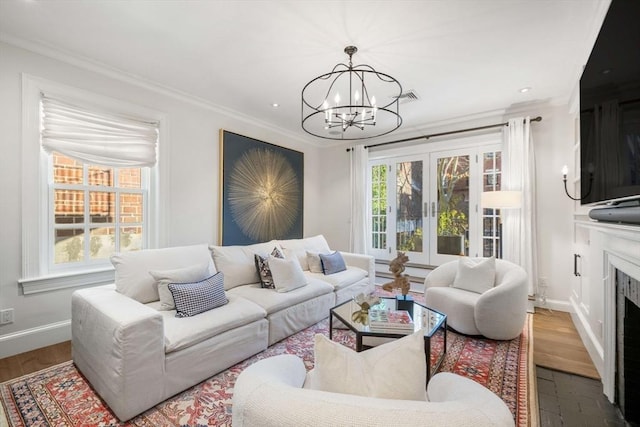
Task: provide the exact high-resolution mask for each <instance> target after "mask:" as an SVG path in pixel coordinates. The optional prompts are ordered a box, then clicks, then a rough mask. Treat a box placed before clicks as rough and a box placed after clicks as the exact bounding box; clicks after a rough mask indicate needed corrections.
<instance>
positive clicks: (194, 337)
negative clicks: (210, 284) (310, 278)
mask: <svg viewBox="0 0 640 427" xmlns="http://www.w3.org/2000/svg"><path fill="white" fill-rule="evenodd" d="M271 292H273V291H271ZM273 293H275V292H273ZM227 298H228V300H229V302H228V303H227V304H225V305H223V306H222V307H218V308H216V309H215V310H209V311H205V312H204V313H200V314H198V315H196V316H193V317H183V318H179V317H175V314H176V312H175V311H161V312H160V313H161V314H162V319H163V322H164V344H165V348H164V351H165V353H171V352H173V351H178V350H181V349H184V348H187V347H191V346H192V345H195V344H197V343H199V342H201V341H204V340H206V339H209V338H211V337H213V336H216V335H220V334H221V333H223V332H226V331H229V330H232V329H235V328H238V327H240V326H244V325H248V324H249V323H252V322H255V321H256V320H260V319H264V318H265V316H266V315H267V312H266V311H265V310H264V309H262V308H261V307H259V306H258V305H257V304H254V303H253V302H251V301H249V300H247V299H244V298H241V297H239V296H236V295H230V294H228V293H227ZM147 305H148V306H150V307H153V308H156V309H157V308H158V306H159V303H151V304H147Z"/></svg>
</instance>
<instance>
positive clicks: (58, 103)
mask: <svg viewBox="0 0 640 427" xmlns="http://www.w3.org/2000/svg"><path fill="white" fill-rule="evenodd" d="M41 100H42V117H43V118H42V126H43V128H42V131H41V135H42V148H43V149H44V150H45V151H46V152H47V153H51V152H53V151H57V152H59V153H61V154H64V155H66V156H69V157H72V158H74V159H77V160H81V161H84V162H88V163H92V164H100V165H106V166H120V167H142V166H153V165H155V163H156V146H157V142H158V124H157V123H150V122H145V121H142V120H135V119H131V118H127V117H124V116H119V115H117V114H109V113H104V112H101V111H91V110H90V109H88V108H85V107H81V106H78V105H74V104H71V103H69V102H66V101H62V100H59V99H55V98H51V97H48V96H44V95H43V96H42V98H41Z"/></svg>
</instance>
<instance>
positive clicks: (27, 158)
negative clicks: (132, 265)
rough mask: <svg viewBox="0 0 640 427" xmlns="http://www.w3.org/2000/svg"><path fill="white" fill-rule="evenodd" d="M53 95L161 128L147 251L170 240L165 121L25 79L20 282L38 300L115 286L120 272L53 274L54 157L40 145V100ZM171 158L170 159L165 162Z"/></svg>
mask: <svg viewBox="0 0 640 427" xmlns="http://www.w3.org/2000/svg"><path fill="white" fill-rule="evenodd" d="M42 93H47V94H51V95H55V96H58V97H60V98H63V99H72V100H79V101H81V102H83V103H84V104H86V105H94V106H96V107H97V108H101V109H104V110H106V111H117V112H119V113H121V114H125V115H131V116H134V117H144V118H146V119H149V120H153V121H157V122H159V123H160V126H159V135H158V140H159V143H158V150H159V154H158V162H157V163H156V165H155V166H154V167H152V168H149V178H148V179H149V187H148V191H149V196H148V200H147V209H146V210H147V214H148V218H147V229H146V231H147V239H148V240H147V242H146V243H147V246H148V247H158V246H159V245H162V244H163V243H164V241H165V239H166V237H165V236H161V235H160V230H161V229H162V228H161V227H160V224H161V223H162V224H166V223H167V218H166V214H165V212H166V211H167V210H166V209H164V208H163V207H164V205H165V202H163V203H161V202H160V197H159V194H160V189H161V188H165V187H166V185H165V183H166V181H167V177H168V173H167V172H168V164H167V162H161V161H160V160H161V159H162V158H163V156H162V154H163V152H166V151H168V138H167V136H166V135H167V132H166V126H163V124H164V123H165V122H166V118H165V115H164V114H163V113H161V112H159V111H155V110H151V109H148V108H145V107H141V106H138V105H135V104H131V103H128V102H125V101H122V100H118V99H114V98H109V97H106V96H103V95H98V94H96V93H93V92H89V91H85V90H82V89H77V88H74V87H71V86H66V85H63V84H60V83H57V82H52V81H50V80H46V79H42V78H39V77H35V76H31V75H29V74H22V101H23V102H22V212H23V218H22V276H21V279H20V280H19V281H18V282H19V283H20V285H21V286H22V290H23V293H24V294H25V295H27V294H33V293H38V292H46V291H51V290H56V289H64V288H71V287H78V286H93V285H99V284H106V283H112V282H113V280H114V269H113V266H111V265H110V263H103V264H100V265H96V266H87V265H83V266H80V267H76V268H68V269H60V270H57V269H52V268H51V266H50V262H49V239H50V236H51V233H50V230H51V227H50V214H49V209H48V205H49V203H48V199H49V192H50V186H49V180H50V176H49V171H50V168H49V164H50V156H49V155H48V154H47V153H45V152H44V150H43V149H42V147H41V142H40V128H41V123H40V99H41V94H42ZM165 158H166V156H165Z"/></svg>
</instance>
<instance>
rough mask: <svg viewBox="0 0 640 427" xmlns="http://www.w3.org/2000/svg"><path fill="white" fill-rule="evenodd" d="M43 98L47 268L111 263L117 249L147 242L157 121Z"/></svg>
mask: <svg viewBox="0 0 640 427" xmlns="http://www.w3.org/2000/svg"><path fill="white" fill-rule="evenodd" d="M41 104H42V110H41V116H40V117H41V141H42V150H43V151H44V152H45V153H46V154H45V155H46V156H47V157H48V162H47V164H48V166H47V169H48V170H47V176H48V179H47V185H48V194H49V197H48V203H47V205H46V207H43V212H42V214H43V215H46V216H47V224H48V229H49V234H48V239H47V253H48V259H49V268H48V269H49V271H55V270H58V269H68V268H78V267H85V268H86V267H90V266H92V265H100V264H108V263H109V258H110V256H111V255H113V254H114V253H115V252H117V251H131V250H139V249H142V248H146V247H147V242H146V233H145V225H146V222H147V220H146V218H147V213H146V211H147V209H146V208H145V205H146V201H147V189H148V188H147V187H148V185H147V182H148V180H147V172H148V169H149V168H148V166H150V165H155V162H156V151H155V147H156V142H157V139H158V132H157V124H156V123H153V122H146V121H143V120H140V119H134V118H130V117H125V116H122V115H119V114H117V113H113V112H105V111H102V110H99V109H97V108H95V107H93V108H91V107H88V106H85V105H83V104H82V103H81V102H77V101H75V102H74V101H69V100H66V99H61V98H59V97H52V96H49V95H44V94H43V95H42V96H41Z"/></svg>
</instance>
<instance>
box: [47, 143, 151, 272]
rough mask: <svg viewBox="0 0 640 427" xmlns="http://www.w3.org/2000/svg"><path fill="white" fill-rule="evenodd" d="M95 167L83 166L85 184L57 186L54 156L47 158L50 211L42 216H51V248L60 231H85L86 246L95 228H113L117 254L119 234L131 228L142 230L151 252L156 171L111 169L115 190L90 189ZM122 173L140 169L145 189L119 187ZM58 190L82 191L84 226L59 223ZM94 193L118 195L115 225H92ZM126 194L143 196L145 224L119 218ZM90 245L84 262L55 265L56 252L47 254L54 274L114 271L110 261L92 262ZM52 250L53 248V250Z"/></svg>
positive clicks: (50, 268) (93, 187) (49, 240)
mask: <svg viewBox="0 0 640 427" xmlns="http://www.w3.org/2000/svg"><path fill="white" fill-rule="evenodd" d="M91 166H97V165H93V164H91V163H85V162H83V163H82V181H83V182H82V184H56V183H54V179H53V172H54V164H53V155H47V176H48V177H47V184H46V185H47V199H48V206H47V208H46V209H43V212H42V214H43V215H47V228H48V232H49V236H48V242H49V245H50V244H51V242H54V241H55V233H56V230H59V229H60V230H62V229H74V228H82V229H84V236H85V237H83V238H84V239H85V243H86V239H89V240H90V232H91V229H92V228H95V227H113V228H114V229H115V231H116V233H115V235H114V238H115V240H116V243H115V247H116V251H118V248H119V247H120V245H119V241H120V233H119V231H120V230H121V229H122V228H127V227H141V228H142V235H143V240H142V248H148V247H149V231H148V226H147V224H148V223H149V218H150V213H149V203H148V200H149V194H150V191H149V190H150V189H149V182H150V180H149V176H150V174H151V169H153V168H148V167H138V168H135V167H134V168H131V167H126V168H123V167H115V166H111V167H109V168H112V169H113V170H114V176H113V186H112V187H106V186H96V185H89V184H88V169H89V167H91ZM119 169H140V170H141V177H140V178H141V187H140V188H122V187H119V182H118V180H119V174H118V170H119ZM58 189H65V190H72V191H82V193H83V198H84V203H83V205H84V219H85V220H84V222H83V223H82V224H69V225H66V224H56V223H55V214H56V212H55V209H53V206H54V205H55V191H56V190H58ZM92 192H106V193H114V194H115V201H114V202H115V207H114V216H115V218H114V221H113V222H111V223H100V224H96V223H92V222H91V219H90V218H91V215H90V208H91V204H90V201H89V196H90V194H91V193H92ZM122 194H140V195H141V196H142V210H143V211H142V217H143V218H142V222H141V223H121V221H120V219H119V217H120V195H122ZM89 246H90V245H85V247H84V251H83V252H84V255H83V257H82V258H83V261H81V262H68V263H57V264H56V262H55V251H54V250H49V249H48V250H47V255H48V260H49V261H48V263H49V266H48V269H49V271H50V272H52V273H55V272H64V271H74V270H78V269H82V268H83V267H85V268H100V267H104V266H106V267H110V266H111V263H110V261H109V259H91V257H90V256H89V253H90V247H89ZM50 247H51V246H49V248H50Z"/></svg>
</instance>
